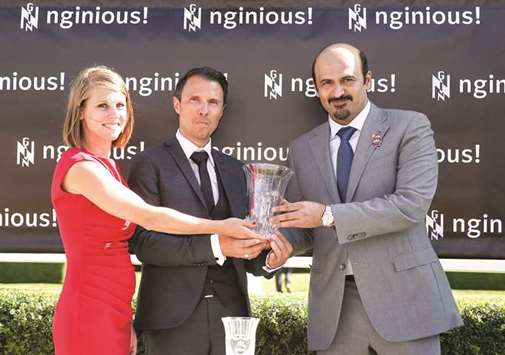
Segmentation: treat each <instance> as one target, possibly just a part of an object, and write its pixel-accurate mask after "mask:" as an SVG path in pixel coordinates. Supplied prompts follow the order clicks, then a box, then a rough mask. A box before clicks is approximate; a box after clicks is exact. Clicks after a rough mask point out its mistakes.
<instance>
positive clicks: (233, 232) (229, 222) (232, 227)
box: [216, 218, 267, 240]
mask: <svg viewBox="0 0 505 355" xmlns="http://www.w3.org/2000/svg"><path fill="white" fill-rule="evenodd" d="M216 222H217V224H218V231H217V234H223V235H228V236H230V237H233V238H237V239H262V240H265V239H267V238H266V237H265V236H262V235H259V234H257V233H255V232H253V231H252V230H251V229H250V228H254V226H255V223H254V222H251V221H247V220H245V219H239V218H228V219H224V220H221V221H216Z"/></svg>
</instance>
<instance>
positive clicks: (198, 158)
mask: <svg viewBox="0 0 505 355" xmlns="http://www.w3.org/2000/svg"><path fill="white" fill-rule="evenodd" d="M207 159H209V156H208V154H207V152H205V151H201V152H194V153H193V154H191V160H193V161H194V162H195V163H196V165H198V174H199V175H200V188H201V189H202V193H203V199H204V200H205V204H206V205H207V209H208V210H209V212H210V211H212V209H213V208H214V194H213V193H212V185H211V183H210V177H209V172H208V170H207Z"/></svg>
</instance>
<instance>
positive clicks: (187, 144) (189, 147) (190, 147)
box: [175, 130, 214, 166]
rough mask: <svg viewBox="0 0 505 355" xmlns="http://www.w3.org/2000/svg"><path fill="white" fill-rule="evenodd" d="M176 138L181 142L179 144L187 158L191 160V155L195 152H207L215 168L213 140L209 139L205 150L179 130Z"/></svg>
mask: <svg viewBox="0 0 505 355" xmlns="http://www.w3.org/2000/svg"><path fill="white" fill-rule="evenodd" d="M175 137H176V138H177V140H178V141H179V144H180V145H181V148H182V151H183V152H184V155H186V158H188V159H189V160H191V155H192V154H193V153H194V152H201V151H205V152H207V154H208V155H209V161H210V162H211V164H212V166H214V159H213V158H212V139H210V138H209V141H208V142H207V144H206V145H205V146H204V147H203V148H200V147H199V146H197V145H196V144H194V143H193V142H191V141H190V140H189V139H187V138H186V137H184V136H183V135H182V133H181V132H180V131H179V130H177V133H176V134H175Z"/></svg>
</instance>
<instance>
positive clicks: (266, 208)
mask: <svg viewBox="0 0 505 355" xmlns="http://www.w3.org/2000/svg"><path fill="white" fill-rule="evenodd" d="M243 169H244V171H245V173H246V179H247V193H248V197H249V209H248V215H247V218H248V219H250V220H254V221H256V227H255V229H254V231H255V232H256V233H258V234H260V235H265V236H266V235H270V234H273V233H274V232H276V230H275V229H274V228H273V227H272V226H271V225H270V222H269V219H270V217H272V216H273V214H272V208H273V207H275V206H277V205H278V204H279V203H280V202H281V200H282V198H283V197H284V193H285V192H286V188H287V186H288V182H289V179H291V177H292V176H293V171H292V170H291V169H289V168H287V167H285V166H282V165H276V164H247V165H244V167H243Z"/></svg>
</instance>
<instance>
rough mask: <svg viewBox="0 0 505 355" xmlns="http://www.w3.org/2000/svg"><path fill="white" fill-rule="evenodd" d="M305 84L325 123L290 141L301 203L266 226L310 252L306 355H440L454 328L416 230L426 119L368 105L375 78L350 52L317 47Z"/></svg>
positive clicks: (431, 171) (428, 154)
mask: <svg viewBox="0 0 505 355" xmlns="http://www.w3.org/2000/svg"><path fill="white" fill-rule="evenodd" d="M313 77H314V82H315V85H316V89H317V93H318V96H319V99H320V102H321V105H322V106H323V108H324V109H325V111H326V112H327V113H328V119H327V121H326V122H325V123H323V124H322V125H320V126H318V127H316V128H314V129H313V130H312V131H310V132H308V133H306V134H304V135H302V136H301V137H299V138H298V139H296V140H295V141H294V142H293V143H292V144H291V145H290V150H289V164H290V167H291V168H292V169H293V170H294V171H295V177H294V178H292V179H291V181H290V185H289V187H288V198H290V199H291V200H296V201H300V202H295V203H291V204H285V205H283V206H281V207H279V208H278V212H286V213H284V214H282V215H278V216H276V217H274V219H273V223H277V224H279V226H280V227H299V228H306V229H304V230H302V229H298V230H291V231H290V232H286V233H287V234H288V233H289V235H288V237H289V238H290V241H291V242H292V243H293V245H294V246H295V249H296V250H303V249H304V248H309V247H313V263H312V270H311V280H310V296H309V321H308V342H309V349H311V350H317V354H318V355H337V354H352V355H368V354H379V355H438V354H440V342H439V337H438V334H440V333H442V332H445V331H447V330H449V329H451V328H454V327H457V326H460V325H461V324H462V321H461V317H460V315H459V313H458V309H457V307H456V304H455V302H454V298H453V296H452V294H451V289H450V286H449V283H448V281H447V278H446V276H445V273H444V270H443V269H442V267H441V265H440V261H439V260H438V257H437V255H436V253H435V251H434V250H433V247H432V245H431V242H430V240H429V238H428V236H427V232H426V227H425V217H426V213H427V211H428V209H429V206H430V203H431V200H432V198H433V195H434V194H435V190H436V187H437V173H438V166H437V157H436V150H435V142H434V140H433V131H432V130H431V127H430V123H429V121H428V119H427V118H426V116H425V115H423V114H421V113H418V112H413V111H405V110H392V109H382V108H379V107H377V106H375V105H374V104H373V103H371V102H370V101H369V100H368V97H367V90H368V89H369V88H370V83H371V79H372V73H371V71H369V70H368V64H367V59H366V56H365V54H364V53H363V52H362V51H360V50H358V49H357V48H355V47H353V46H351V45H348V44H344V43H338V44H333V45H330V46H327V47H325V48H324V49H323V50H322V51H321V52H320V53H319V54H318V55H317V56H316V59H315V60H314V64H313ZM321 181H322V183H320V182H321ZM315 182H316V183H315ZM302 200H303V201H302Z"/></svg>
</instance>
